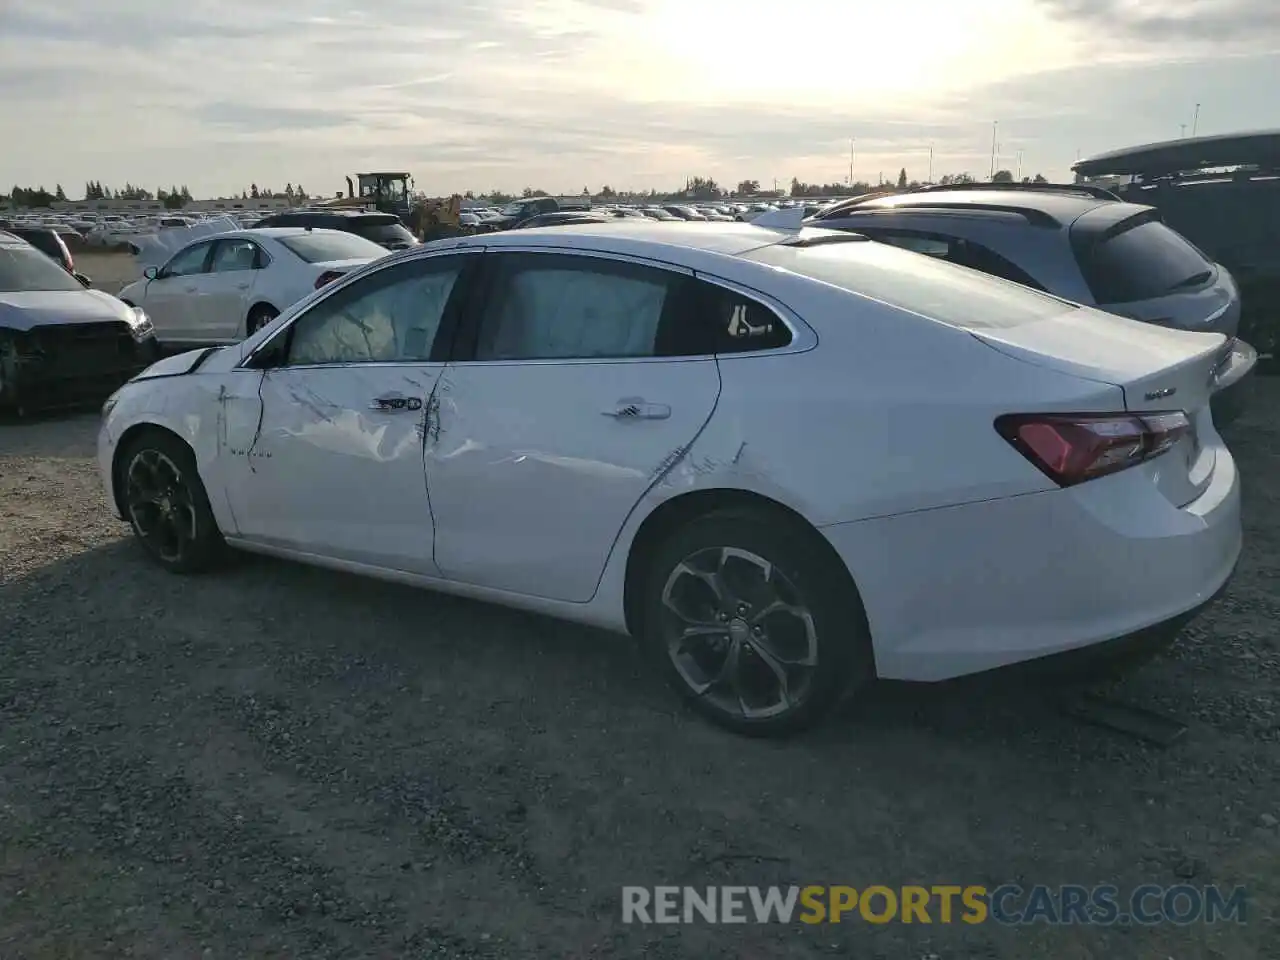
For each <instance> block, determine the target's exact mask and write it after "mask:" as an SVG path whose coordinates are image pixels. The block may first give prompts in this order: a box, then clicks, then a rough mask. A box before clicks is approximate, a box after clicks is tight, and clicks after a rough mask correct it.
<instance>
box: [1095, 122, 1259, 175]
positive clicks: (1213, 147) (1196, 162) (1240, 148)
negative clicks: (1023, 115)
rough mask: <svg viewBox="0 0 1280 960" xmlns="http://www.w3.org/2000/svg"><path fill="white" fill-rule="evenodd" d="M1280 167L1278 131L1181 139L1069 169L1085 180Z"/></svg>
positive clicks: (1108, 155)
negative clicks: (1231, 168) (1243, 167)
mask: <svg viewBox="0 0 1280 960" xmlns="http://www.w3.org/2000/svg"><path fill="white" fill-rule="evenodd" d="M1278 163H1280V130H1255V131H1247V132H1244V133H1226V134H1218V135H1216V136H1210V137H1182V138H1179V139H1177V140H1162V141H1160V142H1159V143H1144V144H1141V145H1140V146H1136V147H1125V148H1123V149H1121V150H1111V151H1109V152H1107V153H1100V154H1097V155H1096V156H1092V157H1088V158H1086V159H1084V160H1077V161H1076V162H1075V163H1074V164H1072V165H1071V169H1072V170H1074V171H1075V172H1076V173H1079V174H1080V175H1082V176H1086V177H1096V176H1103V175H1112V176H1125V175H1138V176H1140V175H1146V176H1159V175H1161V174H1172V173H1178V172H1181V171H1184V170H1199V169H1203V168H1206V167H1229V166H1235V165H1245V166H1250V165H1257V166H1270V167H1274V166H1275V165H1276V164H1278Z"/></svg>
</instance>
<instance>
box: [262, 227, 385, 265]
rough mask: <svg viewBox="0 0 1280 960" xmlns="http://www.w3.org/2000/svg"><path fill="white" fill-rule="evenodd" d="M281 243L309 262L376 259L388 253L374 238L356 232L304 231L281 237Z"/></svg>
mask: <svg viewBox="0 0 1280 960" xmlns="http://www.w3.org/2000/svg"><path fill="white" fill-rule="evenodd" d="M277 239H279V241H280V243H281V244H283V245H284V246H285V247H287V248H288V249H289V250H292V251H293V252H294V253H296V254H297V255H298V256H300V257H301V258H302V259H303V260H305V261H307V263H327V262H329V261H330V260H358V259H359V260H376V259H377V258H378V257H381V256H385V255H386V252H387V251H386V249H385V248H383V247H380V246H378V245H377V244H376V243H374V242H373V241H372V240H366V239H365V238H364V237H357V236H356V235H355V234H354V233H338V232H337V231H334V232H333V233H304V234H299V235H298V236H296V237H279V238H277Z"/></svg>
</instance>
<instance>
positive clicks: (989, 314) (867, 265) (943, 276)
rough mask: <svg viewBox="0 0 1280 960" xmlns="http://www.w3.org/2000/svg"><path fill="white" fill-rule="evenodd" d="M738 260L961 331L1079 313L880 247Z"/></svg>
mask: <svg viewBox="0 0 1280 960" xmlns="http://www.w3.org/2000/svg"><path fill="white" fill-rule="evenodd" d="M744 257H745V258H746V259H748V260H755V261H758V262H759V263H765V264H768V265H769V266H771V267H781V268H782V269H784V270H790V271H791V272H792V273H798V274H800V275H801V276H804V277H810V278H812V279H814V280H821V281H822V282H823V283H829V284H832V285H833V286H837V287H840V288H842V289H844V290H848V291H849V292H851V293H857V294H861V295H862V296H865V297H870V298H872V299H873V300H879V301H881V302H882V303H887V304H889V305H890V306H893V307H899V308H901V309H903V310H910V311H911V312H912V313H918V314H921V315H922V316H925V317H929V318H931V319H933V320H939V321H941V322H943V323H948V324H951V325H952V326H956V327H962V328H964V329H968V330H991V329H1000V328H1007V327H1016V326H1020V325H1022V324H1024V323H1030V322H1031V321H1033V320H1046V319H1048V318H1050V317H1059V316H1062V315H1063V314H1064V313H1067V312H1068V311H1071V310H1075V309H1078V307H1077V306H1076V304H1073V303H1068V302H1067V301H1065V300H1059V299H1058V298H1057V297H1051V296H1049V295H1048V294H1044V293H1040V292H1038V291H1036V290H1032V289H1030V288H1028V287H1024V286H1022V285H1021V284H1018V283H1014V282H1012V281H1009V280H1001V279H999V278H997V277H990V276H987V275H986V274H983V273H978V272H977V271H976V270H967V269H965V268H964V267H958V266H955V265H954V264H950V263H947V262H945V261H942V260H936V259H934V258H932V257H928V256H925V255H923V254H918V253H911V252H909V251H906V250H899V249H898V248H896V247H891V246H888V245H886V244H882V243H867V242H865V241H862V242H850V243H823V244H818V245H815V246H811V247H804V246H787V245H785V244H773V245H772V246H768V247H762V248H760V249H758V250H752V251H751V252H749V253H747V254H744Z"/></svg>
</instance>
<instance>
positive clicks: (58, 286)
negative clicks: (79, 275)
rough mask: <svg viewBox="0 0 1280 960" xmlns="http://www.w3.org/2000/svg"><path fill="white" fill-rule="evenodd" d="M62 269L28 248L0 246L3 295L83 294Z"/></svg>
mask: <svg viewBox="0 0 1280 960" xmlns="http://www.w3.org/2000/svg"><path fill="white" fill-rule="evenodd" d="M83 289H84V288H83V287H81V286H80V283H79V282H78V281H77V280H76V279H75V278H74V277H72V276H71V274H69V273H67V271H66V270H64V269H63V268H62V267H61V265H59V264H57V263H55V262H54V261H52V260H50V259H49V257H47V256H46V255H45V254H43V253H41V252H40V251H39V250H37V249H35V248H34V247H29V246H26V245H25V244H16V243H6V244H0V293H24V292H29V291H30V292H34V291H40V292H44V291H48V290H83Z"/></svg>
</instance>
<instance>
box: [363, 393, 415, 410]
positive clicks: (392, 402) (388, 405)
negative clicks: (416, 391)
mask: <svg viewBox="0 0 1280 960" xmlns="http://www.w3.org/2000/svg"><path fill="white" fill-rule="evenodd" d="M369 409H370V410H377V411H379V412H381V413H402V412H404V411H407V410H421V409H422V398H421V397H375V398H374V399H373V401H372V402H371V403H370V404H369Z"/></svg>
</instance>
